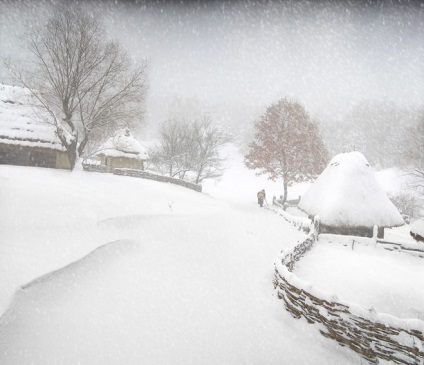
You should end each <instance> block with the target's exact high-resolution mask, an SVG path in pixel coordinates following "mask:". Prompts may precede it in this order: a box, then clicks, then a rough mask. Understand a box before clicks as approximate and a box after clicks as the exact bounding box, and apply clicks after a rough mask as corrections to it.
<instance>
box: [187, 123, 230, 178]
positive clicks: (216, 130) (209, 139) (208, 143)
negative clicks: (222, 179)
mask: <svg viewBox="0 0 424 365" xmlns="http://www.w3.org/2000/svg"><path fill="white" fill-rule="evenodd" d="M192 128H193V131H194V143H195V144H194V147H195V148H194V149H193V150H194V151H195V155H194V156H193V157H194V160H193V164H192V165H193V167H192V170H193V171H194V172H195V173H196V180H195V182H196V184H198V183H200V182H201V181H202V180H204V179H208V178H209V179H210V178H216V177H219V176H222V174H223V171H224V162H225V158H223V157H221V154H220V149H221V147H222V146H223V145H224V144H226V143H228V142H230V141H231V136H230V135H229V134H228V132H226V131H225V130H224V129H222V128H220V127H219V126H217V125H214V124H212V122H211V120H210V119H209V118H205V119H204V120H203V121H202V122H196V123H193V124H192Z"/></svg>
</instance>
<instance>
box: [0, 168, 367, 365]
mask: <svg viewBox="0 0 424 365" xmlns="http://www.w3.org/2000/svg"><path fill="white" fill-rule="evenodd" d="M0 183H1V190H0V198H1V201H2V205H1V215H2V217H5V219H2V221H1V223H0V229H1V231H0V232H1V235H2V240H1V244H0V260H1V262H0V271H1V272H0V275H1V277H2V278H5V280H2V281H1V283H0V297H1V298H2V302H1V309H2V311H4V310H5V309H6V308H7V307H8V310H6V313H4V315H3V316H2V318H1V320H0V363H1V364H26V363H35V364H57V363H61V364H62V363H63V364H74V363H77V362H80V363H82V364H105V363H106V364H118V363H119V364H121V363H125V364H139V363H151V364H167V363H172V364H187V363H202V364H222V363H225V364H240V363H246V364H264V363H266V364H277V363H278V364H280V363H282V362H284V363H290V364H308V363H314V364H320V363H322V364H340V363H347V364H349V363H351V364H358V363H360V361H359V359H358V357H357V355H355V354H353V353H352V352H350V351H348V350H346V349H343V348H341V347H339V346H338V345H337V344H335V343H333V342H331V341H329V340H326V339H325V338H323V337H322V336H320V335H319V334H318V331H317V329H316V328H314V327H312V326H311V325H308V324H306V323H305V321H303V320H294V319H292V318H291V317H290V315H289V314H288V313H287V312H286V311H285V310H284V307H283V303H282V302H281V301H279V300H277V299H276V298H275V296H274V292H273V287H272V283H271V281H272V276H273V260H274V257H275V256H276V255H277V254H278V252H279V251H280V250H281V248H282V247H284V245H287V244H291V243H292V242H293V241H296V240H297V239H299V238H301V236H302V234H301V233H300V232H298V231H296V230H295V229H293V228H292V227H291V226H290V225H288V224H286V223H285V222H283V221H282V220H281V218H279V217H278V216H277V215H275V214H273V213H271V212H268V211H265V210H260V209H259V208H257V206H256V204H255V202H254V200H253V201H252V202H249V201H246V202H245V203H243V204H242V205H241V203H239V204H237V205H236V207H233V205H232V204H231V203H229V202H226V201H223V200H218V199H216V198H213V197H210V196H208V195H207V194H199V193H196V192H193V191H190V190H187V189H184V188H182V187H178V186H173V185H170V184H163V183H156V182H152V181H144V180H141V179H140V180H139V179H135V178H129V177H119V176H111V175H109V174H108V175H103V174H96V173H93V174H89V173H84V172H75V173H72V174H70V173H68V172H65V171H52V170H48V169H36V168H23V167H12V166H0ZM111 242H112V243H111ZM97 247H99V248H98V249H97V250H95V251H94V252H92V253H90V252H91V251H92V250H93V249H95V248H97ZM87 254H88V256H86V255H87ZM81 258H82V259H81ZM71 262H74V263H73V264H71V265H69V263H71ZM66 265H68V266H66ZM52 270H57V271H55V272H53V273H50V274H49V272H51V271H52ZM44 274H47V275H46V276H44V277H41V278H38V279H37V277H40V276H41V275H44ZM18 286H23V288H22V289H20V290H18V292H17V293H16V294H15V295H14V297H13V300H12V302H11V303H9V300H10V299H11V298H12V294H13V292H14V290H15V289H16V288H17V287H18ZM9 304H10V305H9ZM317 359H318V360H317Z"/></svg>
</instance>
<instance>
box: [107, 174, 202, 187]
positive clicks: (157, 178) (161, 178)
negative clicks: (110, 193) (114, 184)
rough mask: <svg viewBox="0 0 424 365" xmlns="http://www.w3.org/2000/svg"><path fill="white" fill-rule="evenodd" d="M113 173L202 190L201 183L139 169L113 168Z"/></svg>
mask: <svg viewBox="0 0 424 365" xmlns="http://www.w3.org/2000/svg"><path fill="white" fill-rule="evenodd" d="M113 174H114V175H123V176H132V177H140V178H142V179H149V180H155V181H160V182H167V183H171V184H175V185H180V186H184V187H185V188H188V189H191V190H195V191H198V192H200V193H201V192H202V185H197V184H193V183H190V182H188V181H184V180H180V179H175V178H172V177H169V176H161V175H155V174H151V173H149V172H145V171H141V170H132V169H114V170H113Z"/></svg>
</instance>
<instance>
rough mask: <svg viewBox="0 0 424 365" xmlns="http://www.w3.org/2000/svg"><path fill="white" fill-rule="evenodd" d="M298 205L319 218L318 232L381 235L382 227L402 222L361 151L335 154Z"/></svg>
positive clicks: (364, 235)
mask: <svg viewBox="0 0 424 365" xmlns="http://www.w3.org/2000/svg"><path fill="white" fill-rule="evenodd" d="M299 209H301V210H302V211H304V212H305V213H307V214H308V215H309V216H311V217H314V216H316V215H318V216H319V218H320V232H321V233H333V234H342V235H352V236H363V237H372V236H373V227H374V225H377V226H378V227H379V231H378V237H379V238H384V228H389V227H397V226H401V225H403V224H404V221H403V218H402V215H401V214H400V213H399V211H398V210H397V208H396V207H395V206H394V205H393V203H392V202H391V201H390V199H389V198H388V197H387V195H386V193H385V192H384V191H383V189H382V188H381V186H380V185H379V183H378V182H377V180H376V178H375V173H374V171H373V169H372V168H371V167H370V165H369V163H368V161H367V160H366V158H365V157H364V155H362V154H361V153H360V152H357V151H354V152H349V153H341V154H339V155H336V156H335V157H334V158H333V159H332V160H331V162H330V163H329V165H328V166H327V167H326V169H325V170H324V171H323V172H322V174H321V175H320V176H319V177H318V178H317V180H316V181H315V182H314V183H313V185H312V186H311V187H310V188H309V190H308V191H307V192H306V193H305V194H304V195H303V196H302V199H301V200H300V202H299Z"/></svg>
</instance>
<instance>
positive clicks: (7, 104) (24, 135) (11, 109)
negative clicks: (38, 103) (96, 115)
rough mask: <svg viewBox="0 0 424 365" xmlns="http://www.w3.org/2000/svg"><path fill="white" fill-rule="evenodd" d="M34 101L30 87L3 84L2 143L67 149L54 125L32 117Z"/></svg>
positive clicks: (0, 93)
mask: <svg viewBox="0 0 424 365" xmlns="http://www.w3.org/2000/svg"><path fill="white" fill-rule="evenodd" d="M34 104H35V101H34V96H32V95H31V93H30V92H29V90H27V89H24V88H22V87H18V86H9V85H3V84H0V143H5V144H9V145H18V146H26V147H40V148H49V149H53V150H59V151H64V148H63V146H62V144H61V143H60V141H59V139H58V138H57V136H56V134H55V130H54V127H53V126H51V125H48V124H45V123H40V122H37V121H36V120H35V119H34V118H33V115H34V110H33V108H32V106H31V105H34Z"/></svg>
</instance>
